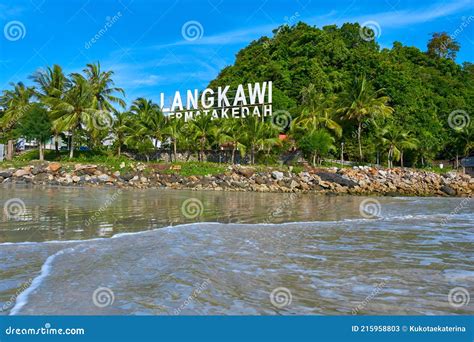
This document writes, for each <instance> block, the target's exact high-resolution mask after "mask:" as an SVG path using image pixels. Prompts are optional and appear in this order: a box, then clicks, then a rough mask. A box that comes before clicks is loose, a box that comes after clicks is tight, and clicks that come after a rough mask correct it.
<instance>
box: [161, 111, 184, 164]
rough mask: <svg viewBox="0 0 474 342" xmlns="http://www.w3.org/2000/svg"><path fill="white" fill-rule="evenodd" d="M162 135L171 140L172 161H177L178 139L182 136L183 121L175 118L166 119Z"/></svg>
mask: <svg viewBox="0 0 474 342" xmlns="http://www.w3.org/2000/svg"><path fill="white" fill-rule="evenodd" d="M164 126H165V127H164V129H163V135H164V136H165V137H167V138H169V139H170V140H171V144H172V145H173V160H174V161H177V145H178V139H179V138H180V137H181V136H182V128H183V121H182V120H179V119H176V118H173V119H172V118H169V117H167V118H166V122H165V125H164Z"/></svg>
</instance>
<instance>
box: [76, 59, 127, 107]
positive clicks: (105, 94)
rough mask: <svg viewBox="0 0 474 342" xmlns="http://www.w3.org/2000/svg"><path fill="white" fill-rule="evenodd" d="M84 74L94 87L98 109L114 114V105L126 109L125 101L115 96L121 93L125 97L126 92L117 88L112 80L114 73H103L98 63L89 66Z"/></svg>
mask: <svg viewBox="0 0 474 342" xmlns="http://www.w3.org/2000/svg"><path fill="white" fill-rule="evenodd" d="M84 73H85V74H86V76H87V79H88V81H89V82H90V84H91V86H92V92H93V93H94V97H95V98H96V103H97V109H99V110H102V111H106V112H113V111H114V107H113V104H118V105H119V106H121V107H122V108H125V101H124V100H123V99H121V98H120V97H117V96H115V95H114V94H115V93H119V94H121V95H122V96H125V91H124V90H123V89H122V88H118V87H115V83H114V81H113V80H112V76H113V74H114V72H113V71H111V70H109V71H101V69H100V63H99V62H97V64H87V67H86V68H85V69H84Z"/></svg>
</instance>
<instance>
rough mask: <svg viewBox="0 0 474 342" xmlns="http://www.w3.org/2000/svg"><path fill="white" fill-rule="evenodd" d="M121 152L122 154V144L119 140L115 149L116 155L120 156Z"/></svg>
mask: <svg viewBox="0 0 474 342" xmlns="http://www.w3.org/2000/svg"><path fill="white" fill-rule="evenodd" d="M121 154H122V144H121V143H120V141H119V144H118V149H117V156H118V157H119V158H120V155H121Z"/></svg>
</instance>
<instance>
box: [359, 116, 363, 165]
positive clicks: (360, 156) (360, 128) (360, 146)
mask: <svg viewBox="0 0 474 342" xmlns="http://www.w3.org/2000/svg"><path fill="white" fill-rule="evenodd" d="M361 135H362V122H360V121H359V126H358V127H357V142H358V143H359V158H360V161H362V159H363V157H364V156H363V155H362V142H361Z"/></svg>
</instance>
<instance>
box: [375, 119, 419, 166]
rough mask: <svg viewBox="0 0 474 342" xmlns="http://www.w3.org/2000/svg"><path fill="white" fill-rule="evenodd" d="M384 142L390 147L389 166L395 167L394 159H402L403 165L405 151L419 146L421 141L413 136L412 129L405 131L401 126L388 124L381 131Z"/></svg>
mask: <svg viewBox="0 0 474 342" xmlns="http://www.w3.org/2000/svg"><path fill="white" fill-rule="evenodd" d="M381 136H382V142H383V143H384V145H385V146H387V147H388V167H389V168H391V167H393V160H396V161H400V166H401V167H403V151H404V150H412V149H415V148H417V147H418V143H419V141H418V140H417V139H416V138H414V137H413V136H412V133H411V132H410V131H405V130H403V128H401V127H400V126H395V125H388V126H386V127H385V128H384V129H382V131H381Z"/></svg>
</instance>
